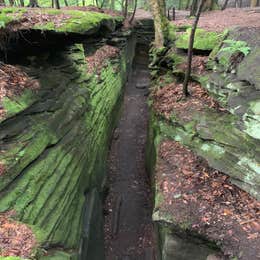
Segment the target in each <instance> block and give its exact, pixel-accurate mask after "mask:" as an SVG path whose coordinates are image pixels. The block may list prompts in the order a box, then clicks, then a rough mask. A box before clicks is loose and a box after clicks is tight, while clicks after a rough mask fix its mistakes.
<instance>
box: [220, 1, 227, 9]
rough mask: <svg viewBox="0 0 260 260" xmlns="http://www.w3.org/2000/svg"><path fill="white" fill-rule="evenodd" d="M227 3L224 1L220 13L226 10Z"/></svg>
mask: <svg viewBox="0 0 260 260" xmlns="http://www.w3.org/2000/svg"><path fill="white" fill-rule="evenodd" d="M228 1H229V0H225V2H224V4H223V6H222V7H221V10H222V11H223V10H225V9H226V8H227V5H228Z"/></svg>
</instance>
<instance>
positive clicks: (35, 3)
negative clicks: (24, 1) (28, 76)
mask: <svg viewBox="0 0 260 260" xmlns="http://www.w3.org/2000/svg"><path fill="white" fill-rule="evenodd" d="M28 7H40V6H39V5H38V1H37V0H30V3H29V5H28Z"/></svg>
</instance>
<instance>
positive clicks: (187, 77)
mask: <svg viewBox="0 0 260 260" xmlns="http://www.w3.org/2000/svg"><path fill="white" fill-rule="evenodd" d="M204 3H205V0H200V4H199V8H198V10H197V14H196V18H195V21H194V23H193V25H192V29H191V33H190V42H189V49H188V59H187V64H188V66H187V70H186V73H185V78H184V83H183V89H182V92H183V95H184V96H185V97H187V96H188V95H189V90H188V84H189V80H190V74H191V63H192V54H193V43H194V38H195V32H196V29H197V25H198V22H199V19H200V14H201V11H202V8H203V5H204Z"/></svg>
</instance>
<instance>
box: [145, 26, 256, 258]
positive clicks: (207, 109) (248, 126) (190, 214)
mask: <svg viewBox="0 0 260 260" xmlns="http://www.w3.org/2000/svg"><path fill="white" fill-rule="evenodd" d="M177 30H178V29H177ZM205 37H206V34H205ZM224 38H226V39H229V40H232V41H233V42H235V41H244V42H246V44H247V46H248V47H249V48H250V53H249V54H248V55H247V56H245V57H241V56H240V57H239V55H238V57H237V56H236V54H237V53H235V55H232V54H234V52H233V53H228V52H225V51H223V49H224V48H225V47H227V44H225V43H223V42H222V40H223V39H224ZM258 38H259V30H258V31H257V30H256V29H253V28H250V29H249V28H244V29H241V28H237V29H234V30H230V31H229V32H228V34H223V35H222V36H221V37H220V38H219V40H220V41H219V42H218V43H216V44H215V45H214V46H211V47H210V49H211V50H212V49H213V51H212V52H211V54H210V56H209V62H208V70H207V72H206V73H204V74H203V75H202V76H201V75H200V76H199V75H198V74H196V71H195V70H193V74H192V78H193V80H195V81H197V82H200V84H201V86H202V88H201V89H200V90H199V91H200V93H201V96H200V97H203V96H204V97H208V95H210V96H209V99H210V100H211V102H209V103H207V102H208V99H207V98H204V100H203V98H201V99H200V97H199V98H196V91H197V90H192V87H191V86H190V88H191V97H189V98H188V99H187V100H186V101H185V100H184V101H182V100H181V99H180V100H179V101H176V99H178V95H180V93H179V92H178V91H179V90H178V88H180V85H179V82H178V77H180V76H182V75H183V71H182V70H183V67H184V68H185V66H183V67H182V66H179V64H181V63H183V60H185V59H184V58H185V54H184V53H183V51H180V48H181V49H185V46H184V45H181V46H182V47H180V44H181V43H182V42H183V40H184V36H183V34H180V33H179V32H178V31H177V33H176V42H175V43H178V44H179V45H178V44H176V45H174V43H173V47H172V48H171V49H170V50H169V51H168V52H165V56H164V57H162V58H160V59H161V64H164V66H167V70H170V72H169V73H168V75H167V74H166V75H164V76H162V77H161V78H159V80H157V81H155V83H154V84H155V91H154V92H155V93H154V94H153V95H152V96H151V118H150V129H149V139H148V140H149V145H148V153H147V154H148V161H149V165H150V169H151V170H150V172H151V173H153V174H154V176H153V179H154V190H155V206H154V214H153V219H154V221H155V222H156V223H157V224H158V227H159V238H160V241H161V248H160V250H161V257H162V259H172V258H174V257H175V258H176V259H187V258H191V255H192V258H194V259H206V257H207V254H210V253H211V252H212V251H211V252H210V250H214V249H216V248H215V247H214V243H215V245H217V246H218V247H219V248H220V249H221V250H222V252H224V253H225V255H226V256H228V257H230V258H231V257H237V259H250V258H252V259H254V257H255V255H256V254H257V253H258V252H259V250H258V249H257V246H256V245H257V243H258V242H259V238H257V237H256V238H254V239H252V240H250V239H249V238H246V236H247V235H246V233H245V234H244V233H243V232H244V231H243V229H242V226H241V225H240V224H238V226H236V225H237V224H234V225H233V224H232V225H233V226H232V225H229V224H230V223H231V222H229V224H227V225H226V222H225V221H227V222H228V220H225V221H224V220H222V222H223V226H225V227H222V226H221V225H220V226H218V228H217V229H215V228H216V226H217V225H218V224H217V223H221V220H220V219H222V216H221V212H220V213H219V215H218V213H216V212H215V213H212V218H211V217H210V218H209V220H208V219H207V216H208V215H207V214H208V213H207V212H211V209H210V207H209V208H207V205H208V202H207V199H208V198H207V196H208V195H209V194H210V191H209V192H208V193H207V194H208V195H207V196H206V195H205V196H206V197H203V195H201V194H200V191H201V190H203V189H204V188H205V189H207V187H209V186H210V185H211V184H210V183H206V184H205V187H204V188H203V187H201V188H198V190H197V191H196V188H195V187H199V185H201V183H200V181H198V183H197V184H195V186H192V185H191V188H190V190H188V191H187V190H186V191H184V189H185V188H184V187H185V186H186V185H188V183H189V182H190V181H191V180H194V179H193V178H196V177H194V176H196V166H195V165H193V166H190V161H191V157H192V156H191V153H190V151H191V152H192V153H193V154H195V155H196V156H199V157H200V158H201V159H198V161H197V163H198V164H200V163H201V162H200V160H204V159H205V160H206V161H207V164H208V165H209V166H210V167H211V170H210V169H209V170H206V172H207V173H208V175H209V176H210V177H209V178H212V180H213V181H216V183H217V178H216V176H215V175H214V170H217V171H219V172H222V173H224V174H225V175H226V176H228V177H227V178H229V182H231V183H232V184H235V185H234V186H232V187H234V190H236V189H238V190H237V191H238V193H240V192H244V191H246V193H248V194H247V195H245V196H248V198H249V197H250V201H251V200H252V201H253V202H252V204H255V205H257V200H256V199H259V197H260V195H259V194H260V175H259V174H260V168H259V163H260V153H259V152H260V150H259V149H260V143H259V126H258V125H259V123H258V121H259V112H260V111H259V100H260V99H259V97H260V95H259V94H260V93H259V65H260V64H259V59H258V58H259V55H258V54H257V53H258V52H259V40H257V39H258ZM195 42H196V39H195ZM183 46H184V47H183ZM197 46H198V45H197ZM195 48H196V47H195ZM196 49H198V47H197V48H196ZM200 50H205V48H201V49H200ZM156 62H157V61H156ZM156 62H155V63H154V64H152V65H153V68H156V65H157V63H160V61H159V62H157V63H156ZM163 62H164V63H163ZM172 74H173V75H174V76H173V75H172ZM155 75H156V74H155ZM157 75H158V74H157ZM169 75H171V76H169ZM169 82H170V84H171V85H169V86H168V84H169ZM196 84H197V83H194V85H196ZM191 85H192V84H191ZM164 88H166V89H167V91H168V92H167V91H164V90H163V89H164ZM174 88H175V90H174ZM203 88H204V89H205V90H207V92H208V94H207V93H206V92H205V93H204V92H203V91H204V90H203ZM156 89H157V90H156ZM158 89H159V90H158ZM180 89H181V88H180ZM176 95H177V98H176ZM194 96H195V97H194ZM193 97H194V98H193ZM173 100H175V101H173ZM214 100H215V101H216V100H217V101H218V102H219V104H220V109H216V107H218V108H219V106H218V105H217V106H216V107H215V105H214V104H215V103H214V102H215V101H214ZM171 102H176V103H175V104H171ZM185 102H186V103H187V104H186V105H185ZM210 103H211V104H210ZM182 104H183V105H182ZM221 106H222V107H221ZM158 108H159V109H158ZM160 108H161V110H160ZM178 145H182V148H180V147H179V146H178ZM168 146H169V147H171V149H168V150H167V149H164V147H168ZM177 146H178V147H179V148H178V149H179V150H181V151H185V152H183V153H184V155H185V153H186V157H185V158H186V159H185V160H186V161H187V165H186V168H185V167H184V168H183V169H184V170H183V172H182V173H180V171H181V170H182V168H181V167H182V165H181V166H180V165H179V164H180V163H179V162H175V161H174V158H175V157H174V154H175V156H180V155H179V154H178V152H179V150H178V149H177V148H176V147H177ZM175 148H176V149H175ZM187 148H188V150H187ZM189 149H190V150H189ZM149 155H150V156H149ZM171 156H172V157H171ZM172 158H173V159H172ZM180 159H181V157H180ZM172 161H174V162H172ZM184 165H185V164H184ZM205 169H207V167H206V168H205ZM192 171H194V172H193V174H191V175H189V172H190V173H192ZM198 172H199V171H198ZM200 172H203V169H201V170H200ZM198 174H199V173H198ZM182 175H183V176H184V177H183V178H184V179H180V176H182ZM185 175H187V176H189V177H187V176H186V177H185ZM225 175H224V176H225ZM185 178H186V179H185ZM189 178H190V179H189ZM223 178H224V177H223ZM191 182H192V181H191ZM202 182H203V181H202ZM196 185H197V186H196ZM214 185H215V184H213V186H212V189H211V190H214ZM225 185H226V184H224V186H225ZM179 187H182V188H179ZM227 187H228V186H227ZM237 187H239V188H237ZM182 189H183V190H182ZM213 193H214V192H213ZM235 193H236V192H235ZM235 193H234V194H235ZM246 193H243V194H246ZM198 194H199V195H198ZM241 194H242V193H241ZM249 194H250V195H251V196H250V195H249ZM197 195H198V196H197ZM221 196H222V195H221ZM221 196H220V197H221ZM232 196H233V195H232ZM220 197H219V198H218V199H216V200H214V201H215V202H214V205H215V206H211V208H212V209H213V208H215V207H216V208H217V207H219V208H221V206H220V205H221V203H224V204H225V198H224V197H225V196H224V195H223V196H222V197H221V198H220ZM255 198H256V199H255ZM242 200H243V199H242ZM182 201H184V202H182ZM220 201H221V202H220ZM230 201H232V199H230V198H229V199H228V200H227V204H228V203H229V202H230ZM185 203H186V204H185ZM197 203H198V204H197ZM232 203H234V201H233V202H232ZM243 203H244V202H243ZM248 204H251V202H250V203H249V202H247V201H246V200H245V204H244V208H246V207H247V205H248ZM195 205H196V206H195ZM232 205H233V204H232ZM232 207H234V208H236V209H239V201H237V202H235V203H234V205H233V206H232ZM196 208H198V209H200V211H199V210H198V211H196ZM205 208H207V210H205V212H204V211H203V209H205ZM201 212H204V213H203V214H202V213H201ZM237 212H239V210H237ZM237 212H236V214H238V215H239V214H242V213H237ZM209 214H210V213H209ZM224 215H225V214H224ZM227 215H228V214H227ZM213 216H214V217H213ZM225 217H226V215H225ZM199 218H201V220H202V222H203V221H206V224H205V223H204V224H205V225H204V224H203V225H204V226H203V228H202V229H200V228H199V226H200V224H198V223H199V221H200V220H198V219H199ZM205 219H206V220H205ZM213 219H214V221H213ZM238 219H239V217H238ZM240 222H241V223H243V222H242V221H241V220H240V221H239V220H238V221H237V223H240ZM227 226H228V228H229V229H230V230H231V231H230V232H231V233H232V234H233V237H234V236H236V235H235V233H236V232H238V230H240V231H239V232H240V233H239V235H237V236H239V241H240V244H239V243H235V242H231V241H232V238H231V236H229V234H226V235H223V238H221V239H219V237H218V233H219V230H222V229H223V230H225V229H226V228H227ZM221 232H222V231H221ZM222 233H225V231H223V232H222ZM237 234H238V233H237ZM220 236H221V235H220ZM180 238H181V239H180ZM201 239H202V240H201ZM204 239H206V240H207V241H209V242H214V243H213V244H210V243H209V244H208V245H210V247H209V248H208V249H205V248H204V249H203V246H204V245H205V242H204V243H203V240H204ZM191 241H193V242H191ZM194 244H195V245H196V246H195V247H194ZM249 244H250V246H249ZM186 245H187V247H186ZM247 248H249V249H247ZM239 250H240V251H239ZM250 250H251V251H250ZM180 251H182V253H181V254H179V252H180ZM242 251H243V253H241V252H242ZM235 259H236V258H235Z"/></svg>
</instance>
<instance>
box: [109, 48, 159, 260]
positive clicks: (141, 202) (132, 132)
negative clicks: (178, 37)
mask: <svg viewBox="0 0 260 260" xmlns="http://www.w3.org/2000/svg"><path fill="white" fill-rule="evenodd" d="M147 65H148V55H147V54H146V53H145V52H144V51H143V48H142V47H141V48H138V49H137V55H136V58H135V61H134V66H133V68H134V69H133V71H132V75H130V77H129V82H128V83H127V85H126V90H125V91H126V92H125V96H124V102H123V111H122V116H121V119H120V121H119V124H118V128H117V129H116V131H115V134H114V138H113V142H112V146H111V152H110V158H109V165H110V174H109V185H110V191H109V195H108V198H107V201H106V212H107V216H106V218H105V235H106V242H105V243H106V259H107V260H115V259H118V260H124V259H125V260H130V259H131V260H138V259H140V260H141V259H142V260H145V259H147V260H148V259H149V260H153V259H155V258H154V234H153V224H152V217H151V214H152V196H151V192H150V190H151V189H150V185H149V182H148V177H147V174H146V171H145V158H144V149H145V142H146V130H147V121H148V109H147V104H146V97H147V92H148V86H149V71H148V66H147Z"/></svg>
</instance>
